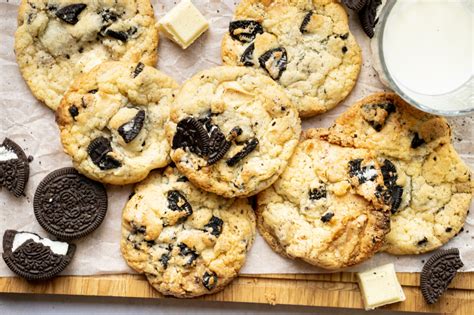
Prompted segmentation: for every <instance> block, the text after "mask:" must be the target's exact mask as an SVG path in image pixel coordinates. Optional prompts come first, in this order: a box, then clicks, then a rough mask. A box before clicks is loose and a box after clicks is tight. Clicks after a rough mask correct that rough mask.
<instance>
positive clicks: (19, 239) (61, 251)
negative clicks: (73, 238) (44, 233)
mask: <svg viewBox="0 0 474 315" xmlns="http://www.w3.org/2000/svg"><path fill="white" fill-rule="evenodd" d="M27 240H33V242H35V243H41V244H43V245H44V246H48V247H49V248H50V249H51V251H52V252H53V253H55V254H56V255H66V254H67V250H68V249H69V244H68V243H65V242H59V241H52V240H50V239H47V238H41V237H39V236H38V235H36V234H33V233H27V232H20V233H16V234H15V238H14V240H13V247H12V252H14V251H15V250H16V249H17V248H18V247H20V246H21V245H22V244H23V243H25V242H26V241H27Z"/></svg>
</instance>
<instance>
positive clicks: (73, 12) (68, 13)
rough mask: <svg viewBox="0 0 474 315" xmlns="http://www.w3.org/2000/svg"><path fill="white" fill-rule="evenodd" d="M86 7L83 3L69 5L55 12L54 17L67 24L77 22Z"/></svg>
mask: <svg viewBox="0 0 474 315" xmlns="http://www.w3.org/2000/svg"><path fill="white" fill-rule="evenodd" d="M86 7H87V5H85V4H83V3H77V4H71V5H68V6H65V7H62V8H61V9H59V10H58V11H56V16H57V17H58V18H60V19H61V20H63V21H64V22H66V23H68V24H72V25H75V24H76V23H77V22H79V19H78V16H79V14H81V12H82V11H83V10H84V9H85V8H86Z"/></svg>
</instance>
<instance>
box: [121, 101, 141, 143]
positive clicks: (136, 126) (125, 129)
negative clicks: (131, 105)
mask: <svg viewBox="0 0 474 315" xmlns="http://www.w3.org/2000/svg"><path fill="white" fill-rule="evenodd" d="M144 122H145V110H143V109H140V110H139V111H138V113H137V114H136V115H135V117H133V118H132V120H130V121H129V122H127V123H125V124H123V125H122V126H120V127H119V128H118V133H119V135H120V136H121V137H122V138H123V141H125V143H130V142H131V141H133V139H135V138H136V137H137V136H138V134H139V133H140V131H141V130H142V128H143V124H144Z"/></svg>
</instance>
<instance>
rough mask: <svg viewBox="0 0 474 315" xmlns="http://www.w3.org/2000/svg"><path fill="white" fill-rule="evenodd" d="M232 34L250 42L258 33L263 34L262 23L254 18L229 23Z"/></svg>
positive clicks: (244, 41) (236, 38)
mask: <svg viewBox="0 0 474 315" xmlns="http://www.w3.org/2000/svg"><path fill="white" fill-rule="evenodd" d="M229 34H230V36H231V37H232V38H233V39H235V40H238V41H240V42H242V43H250V42H251V41H253V40H254V39H255V37H256V36H257V34H263V27H262V25H261V24H260V23H259V22H257V21H254V20H238V21H232V22H230V24H229Z"/></svg>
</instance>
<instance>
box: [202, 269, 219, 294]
mask: <svg viewBox="0 0 474 315" xmlns="http://www.w3.org/2000/svg"><path fill="white" fill-rule="evenodd" d="M202 285H203V286H204V287H205V288H206V289H208V290H209V291H211V290H212V289H214V288H215V287H216V285H217V275H216V273H215V272H212V271H211V272H207V271H206V272H205V273H204V275H203V276H202Z"/></svg>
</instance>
